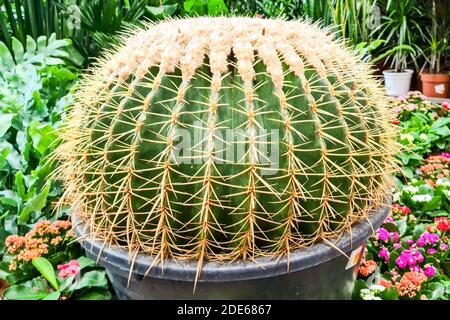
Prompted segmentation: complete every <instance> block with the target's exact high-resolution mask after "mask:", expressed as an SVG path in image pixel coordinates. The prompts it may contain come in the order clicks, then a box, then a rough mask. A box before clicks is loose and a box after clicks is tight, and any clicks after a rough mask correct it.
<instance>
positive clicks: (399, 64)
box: [373, 0, 422, 96]
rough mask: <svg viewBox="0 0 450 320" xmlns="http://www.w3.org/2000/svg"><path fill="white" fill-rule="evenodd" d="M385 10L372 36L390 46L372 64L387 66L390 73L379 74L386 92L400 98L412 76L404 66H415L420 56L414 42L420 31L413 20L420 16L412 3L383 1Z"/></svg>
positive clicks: (409, 1) (408, 87)
mask: <svg viewBox="0 0 450 320" xmlns="http://www.w3.org/2000/svg"><path fill="white" fill-rule="evenodd" d="M385 10H386V13H387V14H386V16H384V17H383V22H382V23H381V24H380V26H379V27H377V28H375V29H374V33H373V34H375V33H378V39H383V40H386V42H388V43H391V46H390V47H389V46H386V49H387V51H386V52H384V53H383V54H380V55H379V56H378V57H377V58H376V59H374V60H373V62H378V61H382V60H384V63H385V64H387V63H389V62H390V66H391V69H389V70H384V71H383V75H384V82H385V86H386V91H387V93H388V95H390V96H403V95H405V94H406V93H407V92H408V91H409V89H410V85H411V78H412V75H413V73H414V70H412V69H408V62H409V61H411V62H413V63H414V64H416V57H417V55H418V54H419V53H420V48H419V47H418V46H417V44H416V38H417V35H420V34H422V31H421V27H420V26H419V24H418V22H417V21H416V19H417V20H418V19H420V18H421V16H422V13H421V12H420V10H419V9H418V7H417V2H416V1H415V0H404V1H387V3H386V4H385Z"/></svg>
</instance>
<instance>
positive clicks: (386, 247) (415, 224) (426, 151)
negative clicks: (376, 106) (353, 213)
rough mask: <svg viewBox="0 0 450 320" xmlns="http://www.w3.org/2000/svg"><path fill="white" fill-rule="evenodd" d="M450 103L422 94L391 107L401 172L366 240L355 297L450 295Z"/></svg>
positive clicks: (436, 297) (402, 99)
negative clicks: (384, 213) (385, 212)
mask: <svg viewBox="0 0 450 320" xmlns="http://www.w3.org/2000/svg"><path fill="white" fill-rule="evenodd" d="M449 109H450V108H449V105H448V104H447V103H443V104H441V105H438V104H435V103H431V102H430V101H428V100H426V98H425V97H423V96H422V95H421V94H420V93H418V92H411V93H409V94H408V96H406V97H404V98H400V99H399V100H398V102H397V103H396V106H395V108H394V109H393V111H394V113H396V114H397V120H395V123H396V124H398V125H399V126H400V127H401V135H400V141H401V143H402V144H404V145H405V146H407V147H408V148H409V150H408V151H407V152H403V153H400V154H399V155H398V157H399V158H400V160H401V161H402V163H403V165H404V167H403V175H402V176H399V177H398V179H397V180H396V181H397V186H396V190H395V191H396V192H395V194H394V202H395V203H394V204H393V205H392V209H391V216H390V217H388V218H387V219H386V221H385V223H384V225H383V226H382V227H381V228H380V229H378V230H377V232H376V234H375V236H374V237H373V238H372V239H371V240H370V241H369V242H368V244H367V250H366V252H365V257H364V258H363V259H362V261H361V266H360V270H359V279H358V280H357V284H356V287H355V291H354V298H355V299H365V300H372V299H424V300H426V299H431V300H437V299H448V298H449V297H450V278H449V275H450V257H449V252H450V251H449V238H448V237H449V230H450V219H449V217H450V213H449V211H450V179H449V178H450V174H449V172H450V171H449V169H450V154H449V153H448V149H449V141H450V140H449V137H450V130H449V123H450V117H449V113H448V110H449Z"/></svg>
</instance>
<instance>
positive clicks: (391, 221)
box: [385, 217, 396, 225]
mask: <svg viewBox="0 0 450 320" xmlns="http://www.w3.org/2000/svg"><path fill="white" fill-rule="evenodd" d="M385 222H387V223H392V224H395V225H396V223H395V221H394V219H392V217H387V218H386V221H385Z"/></svg>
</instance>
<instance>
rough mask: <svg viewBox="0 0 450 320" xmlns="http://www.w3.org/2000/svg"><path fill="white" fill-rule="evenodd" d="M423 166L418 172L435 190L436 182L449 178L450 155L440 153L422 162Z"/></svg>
mask: <svg viewBox="0 0 450 320" xmlns="http://www.w3.org/2000/svg"><path fill="white" fill-rule="evenodd" d="M423 162H424V165H423V166H421V167H419V172H420V175H421V176H422V178H423V179H424V181H425V182H426V183H427V184H429V185H430V186H432V187H433V188H435V187H436V186H437V182H438V180H439V179H441V180H440V181H439V182H442V179H444V178H447V177H449V176H450V154H448V153H444V152H443V153H441V154H440V155H437V156H429V157H428V158H427V159H425V160H424V161H423Z"/></svg>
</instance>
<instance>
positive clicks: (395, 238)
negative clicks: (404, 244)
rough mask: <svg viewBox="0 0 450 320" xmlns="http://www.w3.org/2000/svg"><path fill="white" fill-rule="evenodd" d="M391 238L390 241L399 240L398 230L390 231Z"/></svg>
mask: <svg viewBox="0 0 450 320" xmlns="http://www.w3.org/2000/svg"><path fill="white" fill-rule="evenodd" d="M391 239H392V242H399V241H400V235H399V233H398V232H392V233H391Z"/></svg>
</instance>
